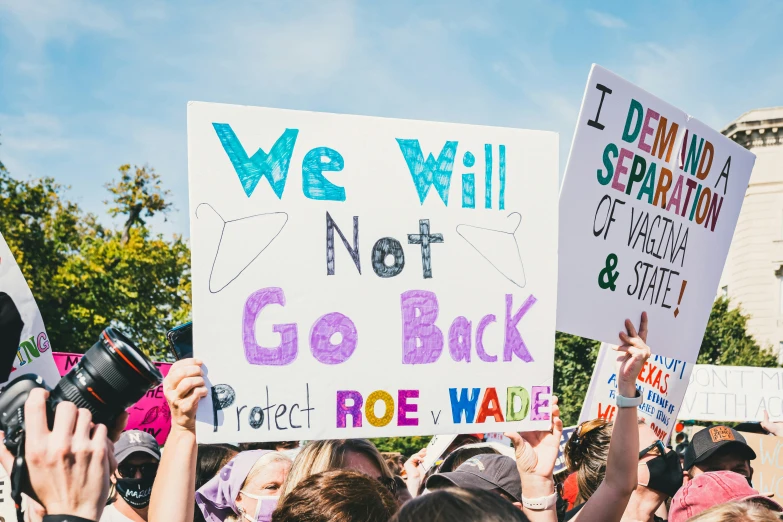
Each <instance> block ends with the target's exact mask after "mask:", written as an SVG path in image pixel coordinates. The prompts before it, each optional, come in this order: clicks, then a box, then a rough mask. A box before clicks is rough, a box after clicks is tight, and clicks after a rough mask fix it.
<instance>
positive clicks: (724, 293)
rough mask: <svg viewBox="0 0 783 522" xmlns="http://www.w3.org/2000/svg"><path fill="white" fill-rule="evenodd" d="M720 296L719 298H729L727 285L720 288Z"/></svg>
mask: <svg viewBox="0 0 783 522" xmlns="http://www.w3.org/2000/svg"><path fill="white" fill-rule="evenodd" d="M720 295H721V297H728V296H729V285H726V286H722V287H720Z"/></svg>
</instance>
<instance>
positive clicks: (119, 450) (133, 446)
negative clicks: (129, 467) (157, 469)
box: [114, 430, 160, 464]
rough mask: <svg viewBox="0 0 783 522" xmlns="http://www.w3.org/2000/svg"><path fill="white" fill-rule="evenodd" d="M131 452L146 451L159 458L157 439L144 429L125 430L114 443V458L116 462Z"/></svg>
mask: <svg viewBox="0 0 783 522" xmlns="http://www.w3.org/2000/svg"><path fill="white" fill-rule="evenodd" d="M133 453H146V454H147V455H152V456H153V457H155V458H156V459H158V460H160V446H158V441H156V440H155V437H153V436H152V435H150V434H149V433H147V432H146V431H141V430H128V431H125V432H123V433H122V435H120V440H118V441H117V442H116V443H114V458H115V459H117V464H119V463H120V462H122V461H123V460H125V459H126V458H128V456H130V455H131V454H133Z"/></svg>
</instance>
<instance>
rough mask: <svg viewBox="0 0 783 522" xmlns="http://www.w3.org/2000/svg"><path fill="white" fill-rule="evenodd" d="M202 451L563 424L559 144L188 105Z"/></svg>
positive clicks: (543, 138)
mask: <svg viewBox="0 0 783 522" xmlns="http://www.w3.org/2000/svg"><path fill="white" fill-rule="evenodd" d="M188 164H189V179H190V204H191V240H192V243H193V251H192V256H193V325H194V350H195V354H196V355H197V356H198V357H199V358H202V359H203V360H204V362H205V365H206V367H207V372H208V381H209V387H210V389H211V394H210V397H208V398H207V400H204V401H202V402H201V404H200V407H199V412H198V416H197V419H198V436H199V440H201V441H204V442H220V441H251V440H258V441H262V440H299V439H324V438H335V437H376V436H391V435H414V434H440V433H444V434H445V433H472V432H475V431H477V430H478V431H504V430H511V429H516V430H520V429H541V428H546V427H548V426H549V425H550V414H549V412H550V405H549V400H550V399H549V396H550V395H549V394H550V392H551V386H552V369H553V358H554V327H555V296H556V281H557V274H556V271H557V263H556V262H555V259H556V258H557V248H556V247H557V240H556V231H557V225H556V220H557V212H556V205H557V202H556V193H557V136H556V135H555V134H554V133H549V132H536V131H527V130H515V129H501V128H491V127H479V126H469V125H456V124H445V123H431V122H419V121H405V120H392V119H383V118H370V117H361V116H346V115H336V114H320V113H311V112H297V111H287V110H278V109H265V108H254V107H239V106H230V105H219V104H205V103H191V104H190V106H189V108H188Z"/></svg>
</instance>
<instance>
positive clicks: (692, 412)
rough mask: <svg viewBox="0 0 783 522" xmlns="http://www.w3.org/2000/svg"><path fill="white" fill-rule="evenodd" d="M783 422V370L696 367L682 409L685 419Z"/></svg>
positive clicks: (707, 365) (709, 365)
mask: <svg viewBox="0 0 783 522" xmlns="http://www.w3.org/2000/svg"><path fill="white" fill-rule="evenodd" d="M764 410H767V412H768V413H769V417H770V419H772V420H775V421H783V369H782V368H756V367H751V366H713V365H711V364H697V365H696V366H695V368H694V370H693V373H692V374H691V379H690V386H689V387H688V392H687V393H686V394H685V400H684V401H683V404H682V410H680V418H681V419H684V420H703V421H728V422H741V421H754V420H755V421H760V420H764Z"/></svg>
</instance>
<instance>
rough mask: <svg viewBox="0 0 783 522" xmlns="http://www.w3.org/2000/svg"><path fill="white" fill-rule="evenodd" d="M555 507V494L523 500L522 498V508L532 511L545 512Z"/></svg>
mask: <svg viewBox="0 0 783 522" xmlns="http://www.w3.org/2000/svg"><path fill="white" fill-rule="evenodd" d="M556 505H557V492H554V493H552V494H551V495H549V496H546V497H538V498H525V497H524V496H523V497H522V506H523V507H525V508H527V509H532V510H534V511H545V510H547V509H552V508H553V507H555V506H556Z"/></svg>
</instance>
